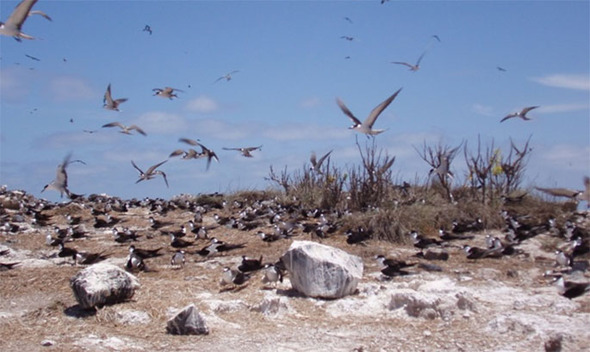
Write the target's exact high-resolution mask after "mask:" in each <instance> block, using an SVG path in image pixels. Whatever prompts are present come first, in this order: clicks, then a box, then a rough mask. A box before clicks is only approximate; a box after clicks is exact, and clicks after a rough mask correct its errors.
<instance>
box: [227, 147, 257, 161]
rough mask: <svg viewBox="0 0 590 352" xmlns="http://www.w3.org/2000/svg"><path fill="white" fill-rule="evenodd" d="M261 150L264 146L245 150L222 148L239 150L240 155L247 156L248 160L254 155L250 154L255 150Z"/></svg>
mask: <svg viewBox="0 0 590 352" xmlns="http://www.w3.org/2000/svg"><path fill="white" fill-rule="evenodd" d="M260 148H262V145H259V146H258V147H245V148H225V147H224V148H222V149H223V150H237V151H239V152H240V153H242V155H243V156H245V157H246V158H251V157H252V154H250V152H252V151H255V150H260Z"/></svg>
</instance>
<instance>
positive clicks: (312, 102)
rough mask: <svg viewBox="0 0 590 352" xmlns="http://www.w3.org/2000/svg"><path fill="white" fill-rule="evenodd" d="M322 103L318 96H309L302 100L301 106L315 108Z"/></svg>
mask: <svg viewBox="0 0 590 352" xmlns="http://www.w3.org/2000/svg"><path fill="white" fill-rule="evenodd" d="M320 103H321V101H320V99H319V98H317V97H311V98H307V99H304V100H302V101H301V103H300V106H301V107H302V108H305V109H310V108H315V107H317V106H319V105H320Z"/></svg>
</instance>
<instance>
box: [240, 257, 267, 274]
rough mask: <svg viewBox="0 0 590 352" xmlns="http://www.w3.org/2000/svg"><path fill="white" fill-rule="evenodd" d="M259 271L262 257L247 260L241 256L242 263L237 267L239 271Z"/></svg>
mask: <svg viewBox="0 0 590 352" xmlns="http://www.w3.org/2000/svg"><path fill="white" fill-rule="evenodd" d="M260 269H262V256H260V258H259V259H255V258H248V257H246V256H245V255H243V256H242V263H241V264H240V265H239V266H238V270H239V271H241V272H243V273H247V272H250V271H257V270H260Z"/></svg>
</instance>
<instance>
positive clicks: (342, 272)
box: [281, 241, 363, 298]
mask: <svg viewBox="0 0 590 352" xmlns="http://www.w3.org/2000/svg"><path fill="white" fill-rule="evenodd" d="M281 260H282V261H283V263H284V264H285V267H286V268H287V271H288V272H289V279H290V281H291V285H292V286H293V288H294V289H295V290H297V291H298V292H300V293H302V294H304V295H306V296H308V297H318V298H341V297H344V296H346V295H350V294H352V293H354V292H355V290H356V287H357V284H358V283H359V281H360V280H361V278H362V276H363V261H362V259H361V258H360V257H357V256H354V255H350V254H348V253H346V252H344V251H343V250H341V249H338V248H334V247H329V246H326V245H322V244H318V243H315V242H310V241H294V242H293V243H292V244H291V247H290V248H289V250H288V251H287V252H286V253H285V254H284V255H283V256H282V258H281Z"/></svg>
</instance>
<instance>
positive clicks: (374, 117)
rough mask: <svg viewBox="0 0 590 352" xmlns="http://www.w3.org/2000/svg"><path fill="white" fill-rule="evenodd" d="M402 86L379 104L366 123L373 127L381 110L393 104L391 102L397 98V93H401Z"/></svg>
mask: <svg viewBox="0 0 590 352" xmlns="http://www.w3.org/2000/svg"><path fill="white" fill-rule="evenodd" d="M401 90H402V89H401V88H400V89H398V90H397V92H395V93H393V94H392V95H391V96H390V97H389V98H387V99H385V101H384V102H382V103H381V104H379V105H377V106H376V107H375V108H374V109H373V110H372V111H371V113H370V114H369V116H368V117H367V119H366V120H365V122H364V124H365V125H366V126H367V127H369V128H371V127H373V124H374V123H375V121H376V120H377V117H379V114H381V112H382V111H383V110H385V108H387V107H388V106H389V104H391V102H392V101H393V99H395V97H397V95H398V94H399V92H401Z"/></svg>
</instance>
